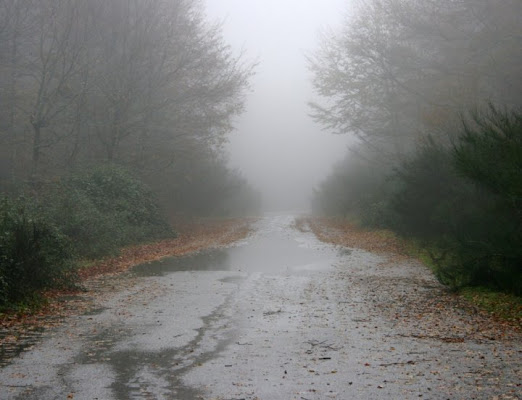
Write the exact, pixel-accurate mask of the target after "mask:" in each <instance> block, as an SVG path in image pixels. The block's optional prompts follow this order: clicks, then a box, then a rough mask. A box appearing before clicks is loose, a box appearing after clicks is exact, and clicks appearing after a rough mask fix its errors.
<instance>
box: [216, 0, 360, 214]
mask: <svg viewBox="0 0 522 400" xmlns="http://www.w3.org/2000/svg"><path fill="white" fill-rule="evenodd" d="M348 3H349V1H348V0H206V13H207V16H208V18H209V20H211V21H222V22H223V33H224V36H225V40H226V41H227V42H228V43H229V44H230V45H232V47H233V48H234V50H236V51H238V52H239V51H240V50H241V49H243V50H244V51H245V53H246V57H247V58H248V59H251V60H257V61H258V62H259V65H258V67H257V68H256V75H255V77H254V78H253V79H252V90H253V92H252V93H250V94H249V96H248V102H247V104H246V112H245V113H244V114H243V115H242V116H241V117H240V118H239V119H238V120H237V123H236V124H235V126H236V128H237V129H236V132H234V133H233V134H232V135H231V136H230V144H229V152H230V158H231V165H232V166H233V167H237V168H239V169H240V170H241V171H242V172H243V175H244V176H245V177H246V178H247V179H248V180H249V181H250V182H251V184H252V185H253V186H254V187H255V188H256V189H258V190H260V191H261V192H262V194H263V202H264V205H265V208H267V209H269V210H296V209H304V208H306V207H308V205H309V204H308V201H309V197H310V194H311V191H312V188H313V187H314V186H315V185H317V183H318V182H320V181H321V180H322V178H324V177H325V176H326V175H327V174H328V172H329V171H330V169H331V165H332V164H333V163H334V162H335V161H337V160H339V159H340V158H342V156H343V155H344V154H345V152H346V145H347V143H349V140H350V138H349V137H347V136H336V135H332V134H330V133H328V132H325V131H323V130H321V127H320V126H318V125H316V124H314V122H313V121H312V120H311V118H310V117H308V115H307V113H308V111H309V110H308V107H307V105H306V103H307V102H308V101H310V100H312V99H313V92H312V89H311V83H310V76H311V75H310V73H309V72H308V70H307V68H306V62H305V53H307V52H312V51H313V50H314V49H316V48H317V45H318V38H319V34H318V33H319V30H320V29H322V28H325V27H333V28H335V27H337V26H339V25H340V23H341V20H342V16H343V14H344V13H345V12H346V11H347V6H348Z"/></svg>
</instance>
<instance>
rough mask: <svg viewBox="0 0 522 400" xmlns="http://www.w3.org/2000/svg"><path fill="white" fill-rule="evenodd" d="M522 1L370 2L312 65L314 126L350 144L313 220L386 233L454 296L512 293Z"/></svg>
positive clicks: (516, 265) (519, 260)
mask: <svg viewBox="0 0 522 400" xmlns="http://www.w3.org/2000/svg"><path fill="white" fill-rule="evenodd" d="M521 21H522V2H520V1H518V0H506V1H496V0H451V1H444V2H441V1H436V0H425V1H417V0H369V1H365V2H361V3H359V6H358V7H356V9H355V11H354V14H353V15H351V16H349V17H348V18H347V20H346V21H345V24H344V26H343V28H342V30H340V31H339V32H329V33H326V34H324V37H323V41H322V45H321V47H320V48H319V49H318V50H317V51H316V52H315V54H313V55H311V56H310V57H309V66H310V69H311V71H312V73H313V85H314V87H315V89H316V92H317V93H318V95H319V96H320V100H319V101H316V102H314V103H312V104H311V113H312V115H313V117H314V118H315V119H316V120H317V121H319V122H320V123H321V124H323V126H324V127H325V128H327V129H329V130H331V131H333V132H335V133H349V134H354V135H356V136H357V137H358V138H359V139H360V140H359V144H358V145H357V146H354V147H353V148H352V149H350V153H349V154H348V155H347V157H346V159H345V160H344V161H342V162H340V163H339V164H338V165H336V167H335V168H334V170H333V172H332V174H331V175H330V176H329V177H328V178H327V179H326V180H325V181H324V182H323V183H322V184H321V185H320V186H319V187H318V188H317V190H316V192H315V196H314V207H315V209H316V211H317V212H321V213H326V214H330V215H344V216H351V217H352V218H355V219H357V220H358V221H359V222H361V223H363V224H365V225H369V226H373V227H375V226H378V227H385V228H391V229H393V230H395V231H396V232H399V233H400V234H402V235H404V236H406V237H410V238H413V239H415V240H416V241H418V242H419V243H421V244H422V246H423V247H424V248H426V249H428V250H429V253H430V254H432V255H433V262H434V263H435V264H436V268H437V274H438V276H439V278H440V279H441V280H443V281H444V282H445V283H448V284H450V285H452V286H455V287H459V286H462V285H469V284H471V285H486V286H491V287H495V288H501V289H503V290H508V291H512V292H515V293H518V294H520V293H522V287H521V285H520V282H522V269H521V266H522V253H521V250H520V249H522V225H521V223H522V221H521V218H520V215H521V212H522V208H521V204H522V186H521V180H520V175H521V171H522V124H521V122H522V109H521V107H522V79H521V78H522V76H521V75H522V68H521V67H522V47H521V46H520V41H521V39H522V22H521Z"/></svg>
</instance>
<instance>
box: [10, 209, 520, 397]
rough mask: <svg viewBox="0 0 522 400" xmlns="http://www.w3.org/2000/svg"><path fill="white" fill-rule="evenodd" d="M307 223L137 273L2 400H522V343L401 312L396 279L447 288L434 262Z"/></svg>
mask: <svg viewBox="0 0 522 400" xmlns="http://www.w3.org/2000/svg"><path fill="white" fill-rule="evenodd" d="M293 222H294V218H293V217H292V216H285V215H283V216H281V215H278V216H276V215H274V216H269V217H266V218H264V219H262V220H260V221H259V222H258V223H257V226H256V228H257V229H256V231H255V232H254V233H253V234H252V235H251V236H249V237H248V238H247V239H245V240H243V241H241V242H240V243H237V244H235V245H234V246H231V247H228V248H225V249H216V250H211V251H207V252H202V253H198V254H196V255H192V256H189V257H185V258H171V259H164V260H162V261H160V262H154V263H150V264H145V265H141V266H137V267H136V268H134V270H133V271H132V274H133V276H134V278H132V277H128V278H126V279H132V280H133V284H132V285H124V286H123V288H122V289H120V290H119V291H116V289H115V290H114V293H111V294H110V295H107V296H105V297H104V298H103V299H99V300H98V303H99V304H98V305H97V309H96V310H95V311H93V312H91V313H90V314H88V315H82V316H77V317H70V318H69V319H68V320H67V321H66V323H64V324H63V325H62V326H61V327H60V328H56V329H54V330H50V331H49V332H47V333H45V334H44V336H43V337H42V338H41V340H40V341H39V343H38V344H37V345H35V346H34V347H33V348H32V349H28V350H26V351H24V352H23V353H22V354H21V355H20V356H19V357H17V358H16V359H14V360H13V361H12V362H11V363H10V364H8V365H7V366H5V367H3V368H2V369H1V370H0V384H1V386H0V398H2V399H39V400H41V399H90V400H92V399H100V400H110V399H115V400H124V399H222V400H224V399H248V400H254V399H258V400H273V399H285V400H286V399H297V400H316V399H419V398H422V399H472V398H477V399H483V398H484V399H485V398H494V396H497V397H496V398H498V399H508V398H510V399H515V398H519V397H517V396H518V395H519V394H520V391H519V389H520V383H521V381H522V379H521V363H520V359H521V352H520V350H521V348H520V342H516V341H514V342H513V341H499V340H495V339H494V338H491V340H489V339H484V340H464V338H457V339H459V340H448V339H447V338H442V339H445V340H441V338H440V337H439V338H436V337H434V336H433V335H431V336H430V335H429V334H428V333H426V332H419V331H415V332H413V331H412V328H411V327H409V328H405V327H404V326H401V324H400V323H398V322H397V321H399V319H398V318H399V317H394V318H391V317H390V316H389V315H390V314H389V312H387V311H386V310H389V308H390V307H391V308H393V307H394V304H384V303H389V302H387V301H386V298H384V297H382V296H384V293H385V291H384V288H385V285H388V284H391V283H392V282H398V284H397V286H396V288H395V289H394V290H402V289H401V284H400V282H407V281H415V287H414V288H413V289H411V290H412V291H413V290H415V291H417V290H418V291H420V292H426V293H431V292H430V291H433V290H435V289H434V288H439V286H438V284H437V283H436V282H435V281H434V279H433V278H432V277H431V276H430V274H429V273H428V272H427V271H426V270H425V269H424V267H422V266H420V265H418V264H415V263H413V262H402V264H401V262H395V263H393V262H392V261H389V262H384V261H386V260H385V258H384V257H382V256H377V255H374V254H372V253H368V252H365V251H362V250H356V249H353V250H348V249H342V248H337V247H334V246H331V245H327V244H324V243H321V242H319V241H318V240H317V239H316V238H315V236H314V235H313V234H312V233H310V232H302V231H299V230H297V229H295V228H294V227H293ZM404 285H406V284H404ZM404 287H406V286H404ZM439 289H440V288H439ZM404 290H406V289H404ZM408 290H410V289H408ZM437 290H438V289H437ZM384 305H385V306H386V307H388V309H386V308H385V309H384V311H383V306H384ZM401 312H403V310H399V309H397V310H395V311H394V313H395V314H394V315H398V314H400V313H401ZM396 318H397V319H396ZM448 323H453V322H451V321H449V322H448ZM461 339H462V340H461ZM517 385H519V386H517Z"/></svg>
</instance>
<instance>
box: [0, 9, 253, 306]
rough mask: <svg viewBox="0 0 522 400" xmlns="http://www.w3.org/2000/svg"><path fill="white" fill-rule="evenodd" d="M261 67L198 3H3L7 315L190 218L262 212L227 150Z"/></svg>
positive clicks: (1, 233)
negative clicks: (237, 50)
mask: <svg viewBox="0 0 522 400" xmlns="http://www.w3.org/2000/svg"><path fill="white" fill-rule="evenodd" d="M253 69H254V63H252V62H250V61H248V60H246V59H245V58H244V56H243V55H241V54H234V53H233V51H232V50H231V48H230V47H229V46H228V45H227V43H225V41H224V39H223V37H222V33H221V26H220V25H219V24H214V23H211V22H210V21H208V20H207V18H206V16H205V14H204V11H203V4H202V3H201V2H199V1H197V0H168V1H167V0H159V1H154V2H150V1H144V0H136V1H127V0H114V1H110V2H107V1H103V0H41V1H40V0H39V1H34V0H16V1H13V0H0V310H4V309H7V308H20V307H22V308H23V307H25V306H27V305H30V304H35V303H38V302H39V301H40V300H41V299H40V294H41V293H42V292H43V291H46V290H49V289H52V288H60V287H64V286H70V285H74V284H75V282H77V280H76V276H77V273H78V271H77V267H78V265H79V264H81V265H92V264H93V263H92V260H98V259H101V258H105V257H109V256H114V255H117V254H119V251H120V249H121V248H122V247H124V246H128V245H132V244H136V243H148V242H150V241H155V240H159V239H163V238H172V237H174V235H175V231H178V230H179V229H178V228H177V227H176V226H175V224H174V225H172V222H173V221H176V220H179V219H180V218H181V217H183V218H192V217H202V216H207V217H208V216H211V217H217V216H227V217H231V216H244V215H249V214H252V213H255V212H256V210H257V208H258V206H259V199H260V196H259V194H258V193H257V192H256V191H255V190H253V189H252V188H251V186H250V185H249V184H248V182H247V181H246V180H245V179H244V178H243V177H242V176H241V174H240V173H238V172H237V171H234V170H232V169H231V168H229V166H228V160H227V158H226V157H225V152H224V146H223V145H224V143H225V142H226V140H227V134H228V133H230V132H231V131H232V129H233V121H234V119H235V118H236V117H237V116H238V115H239V114H240V113H241V112H242V111H243V104H244V96H245V93H246V91H247V90H248V87H249V79H250V77H251V76H252V75H253ZM171 225H172V226H171Z"/></svg>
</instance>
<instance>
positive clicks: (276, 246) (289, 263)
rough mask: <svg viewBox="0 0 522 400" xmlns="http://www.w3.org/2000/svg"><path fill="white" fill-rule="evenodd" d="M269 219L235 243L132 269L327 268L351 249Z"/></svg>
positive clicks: (143, 272) (145, 272)
mask: <svg viewBox="0 0 522 400" xmlns="http://www.w3.org/2000/svg"><path fill="white" fill-rule="evenodd" d="M271 222H273V220H272V219H271V220H269V221H267V220H262V221H260V222H259V225H260V226H259V227H258V229H257V232H256V233H255V234H254V235H252V236H251V237H249V238H248V239H247V240H244V241H243V242H241V244H239V245H236V246H232V247H228V248H225V249H215V250H210V251H205V252H201V253H198V254H195V255H190V256H186V257H172V258H166V259H162V260H160V261H156V262H152V263H147V264H141V265H138V266H136V267H134V268H133V272H134V273H135V274H136V275H137V276H163V275H165V274H169V273H173V272H181V271H234V272H246V273H251V272H261V273H271V274H277V273H300V272H305V271H322V270H328V269H331V268H332V266H333V264H334V263H335V262H336V261H337V260H338V259H339V258H340V257H346V256H349V255H350V253H351V251H350V250H348V249H343V250H336V249H334V248H332V247H331V246H325V245H321V244H319V242H317V241H316V240H315V238H312V236H311V235H312V234H310V233H303V232H299V231H297V230H293V229H291V228H290V226H289V225H290V222H291V221H290V222H288V221H284V222H286V223H280V224H279V226H277V225H276V226H275V227H274V226H273V224H271Z"/></svg>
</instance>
